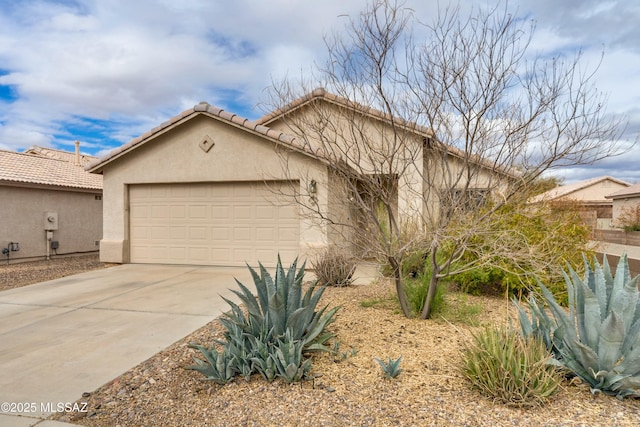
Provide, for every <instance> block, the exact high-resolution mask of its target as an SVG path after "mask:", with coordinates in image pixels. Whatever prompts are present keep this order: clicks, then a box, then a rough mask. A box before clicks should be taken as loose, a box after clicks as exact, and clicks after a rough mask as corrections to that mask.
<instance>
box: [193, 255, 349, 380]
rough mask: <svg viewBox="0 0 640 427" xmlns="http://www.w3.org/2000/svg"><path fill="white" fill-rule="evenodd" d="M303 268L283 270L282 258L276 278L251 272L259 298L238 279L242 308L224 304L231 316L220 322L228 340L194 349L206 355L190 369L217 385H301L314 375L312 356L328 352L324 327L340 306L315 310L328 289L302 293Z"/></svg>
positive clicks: (263, 272) (231, 303)
mask: <svg viewBox="0 0 640 427" xmlns="http://www.w3.org/2000/svg"><path fill="white" fill-rule="evenodd" d="M304 268H305V266H304V264H303V265H302V267H300V269H299V270H298V269H297V261H294V262H293V264H292V265H291V267H290V268H289V269H288V270H287V271H285V270H284V268H283V267H282V263H281V260H280V257H278V264H277V266H276V273H275V278H272V277H271V275H270V274H269V273H268V272H267V270H266V269H265V268H264V267H263V266H262V264H260V265H259V273H258V272H257V271H255V270H254V269H252V268H251V267H249V270H250V271H251V275H252V277H253V281H254V284H255V287H256V292H257V297H256V296H254V294H253V293H252V292H251V291H250V290H249V288H247V287H246V286H245V285H243V284H242V283H240V282H239V281H238V280H236V282H237V284H238V286H239V287H240V290H233V292H234V293H235V294H236V295H237V296H238V298H239V299H240V301H241V304H242V305H243V306H244V308H243V307H241V305H240V304H236V303H234V302H233V301H231V300H228V299H225V301H227V303H228V304H229V305H230V306H231V311H230V312H228V313H225V315H224V316H223V317H222V318H221V319H220V322H221V323H222V325H223V326H224V328H225V332H224V338H225V339H224V340H223V341H216V342H215V345H217V346H218V347H220V346H222V347H223V348H224V350H223V351H222V352H218V351H217V350H216V347H215V345H212V346H210V347H204V346H201V345H197V344H192V345H191V347H192V348H196V349H198V350H199V351H200V353H201V354H202V355H203V356H204V360H202V359H198V358H196V359H195V362H196V364H195V365H193V366H189V367H188V369H193V370H197V371H199V372H201V373H202V374H204V375H205V376H206V378H205V379H206V380H211V381H215V382H216V383H219V384H225V383H226V382H229V381H230V380H231V379H233V377H234V376H235V375H236V374H240V375H242V376H243V377H244V378H245V379H249V377H250V376H251V375H252V374H254V373H259V374H260V375H262V376H263V377H264V378H265V379H266V380H267V381H273V380H274V379H275V378H276V377H282V378H283V379H284V380H285V381H287V382H292V381H300V380H301V379H302V378H304V377H306V375H307V373H308V372H309V371H310V370H311V360H310V359H308V357H307V356H306V354H307V353H308V352H311V351H319V350H323V351H329V348H328V347H327V345H326V343H327V341H328V340H330V339H331V338H333V334H332V333H329V332H326V331H325V330H326V327H327V326H328V325H329V324H330V323H331V322H333V321H334V319H335V314H336V312H337V310H338V308H339V307H335V308H332V309H330V310H328V309H327V308H328V307H327V306H325V307H323V308H321V309H319V310H317V305H318V302H319V301H320V298H321V297H322V294H323V292H324V288H323V287H320V288H317V287H316V285H315V284H313V285H311V286H310V287H309V288H308V289H307V290H306V291H305V292H303V290H302V281H303V279H304Z"/></svg>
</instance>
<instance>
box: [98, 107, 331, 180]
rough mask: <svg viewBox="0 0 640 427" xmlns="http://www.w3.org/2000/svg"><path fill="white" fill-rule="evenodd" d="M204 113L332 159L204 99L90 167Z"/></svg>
mask: <svg viewBox="0 0 640 427" xmlns="http://www.w3.org/2000/svg"><path fill="white" fill-rule="evenodd" d="M200 114H204V115H207V116H209V117H212V118H215V119H217V120H220V121H223V122H226V123H227V124H230V125H232V126H236V127H239V128H242V129H244V130H246V131H249V132H251V133H254V134H257V135H260V136H262V137H264V138H266V139H267V140H271V141H273V142H275V143H276V144H280V145H284V146H286V147H289V148H291V149H293V150H296V151H298V152H301V153H303V154H306V155H308V156H311V157H314V158H316V159H318V160H321V161H325V162H327V161H329V160H330V159H329V158H328V157H327V156H326V154H325V153H324V152H323V150H321V149H319V148H317V147H315V146H314V145H313V144H311V143H309V142H307V141H302V140H300V139H297V138H295V137H293V136H291V135H287V134H285V133H284V132H281V131H277V130H274V129H271V128H268V127H267V126H263V125H262V124H260V123H258V122H254V121H251V120H249V119H246V118H244V117H240V116H238V115H237V114H234V113H230V112H228V111H225V110H223V109H221V108H218V107H214V106H213V105H209V104H208V103H207V102H201V103H199V104H198V105H195V106H194V107H193V108H189V109H188V110H185V111H183V112H182V113H180V114H178V115H176V116H174V117H172V118H170V119H169V120H167V121H166V122H164V123H162V124H160V125H159V126H156V127H155V128H153V129H151V130H150V131H147V132H145V133H144V134H142V135H140V136H139V137H137V138H135V139H133V140H131V141H129V142H128V143H126V144H124V145H122V146H120V147H118V148H116V149H114V150H112V151H110V152H109V153H108V154H107V155H106V156H104V157H102V158H100V159H98V160H97V161H95V162H92V163H90V164H89V165H87V166H86V170H87V171H89V172H93V173H100V172H101V171H102V167H103V166H104V165H106V164H107V163H109V162H111V161H113V160H115V159H117V158H118V157H120V156H122V155H124V154H125V153H127V152H129V151H131V150H133V149H134V148H136V147H137V146H140V145H142V144H144V143H145V142H147V141H149V140H150V139H152V138H153V137H154V136H156V135H158V134H160V133H162V132H164V131H165V130H168V129H169V128H171V127H172V126H174V125H176V124H178V123H180V122H185V121H187V120H190V119H191V118H193V117H196V116H197V115H200Z"/></svg>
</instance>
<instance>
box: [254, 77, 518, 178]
mask: <svg viewBox="0 0 640 427" xmlns="http://www.w3.org/2000/svg"><path fill="white" fill-rule="evenodd" d="M318 99H320V100H324V101H327V102H329V103H332V104H335V105H338V106H342V107H346V108H348V109H350V110H352V111H358V112H360V113H362V114H364V115H365V116H368V117H371V118H373V119H376V120H380V121H383V122H387V123H390V122H391V121H392V120H393V122H394V124H395V125H396V126H399V127H400V128H402V129H403V130H405V131H409V132H412V133H414V134H416V135H419V136H422V137H425V138H430V139H432V140H435V141H436V142H437V144H436V145H434V148H435V147H437V148H439V149H441V150H442V152H444V153H446V154H448V155H451V156H453V157H457V158H460V159H467V158H469V160H470V161H471V162H473V163H475V164H477V165H480V166H482V167H485V168H487V169H490V170H492V171H494V172H498V173H502V174H505V175H508V176H511V177H518V176H520V175H521V173H520V172H518V171H516V170H514V169H509V168H504V167H501V166H498V165H495V164H494V163H493V162H491V161H490V159H487V158H484V157H481V156H479V155H475V154H474V155H471V156H469V154H468V153H466V152H465V151H464V150H461V149H459V148H457V147H454V146H452V145H448V144H444V143H442V142H440V141H438V138H437V136H436V135H435V134H434V132H433V129H430V128H428V127H425V126H422V125H419V124H417V123H415V122H411V121H408V120H404V119H402V118H401V117H398V116H391V115H389V114H387V113H385V112H383V111H380V110H377V109H375V108H371V107H368V106H366V105H363V104H360V103H358V102H355V101H351V100H350V99H347V98H345V97H342V96H339V95H335V94H333V93H330V92H327V90H326V89H324V88H316V89H314V90H313V91H312V92H309V93H307V94H306V95H303V96H301V97H300V98H298V99H296V100H294V101H292V102H291V103H289V104H287V105H285V106H284V107H282V108H280V109H278V110H275V111H273V112H271V113H269V114H267V115H265V116H263V117H261V118H259V119H258V120H257V123H260V124H263V125H265V126H268V125H269V124H270V123H273V122H274V121H276V120H278V119H279V118H281V117H283V116H285V115H287V114H290V113H291V112H293V111H295V110H297V109H300V108H301V107H303V106H305V105H308V104H310V103H312V102H313V101H315V100H318Z"/></svg>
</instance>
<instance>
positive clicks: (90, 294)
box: [0, 264, 252, 427]
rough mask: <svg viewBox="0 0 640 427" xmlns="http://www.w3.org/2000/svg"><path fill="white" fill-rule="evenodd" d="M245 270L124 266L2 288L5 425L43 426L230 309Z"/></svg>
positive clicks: (0, 389) (0, 385)
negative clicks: (61, 409)
mask: <svg viewBox="0 0 640 427" xmlns="http://www.w3.org/2000/svg"><path fill="white" fill-rule="evenodd" d="M234 277H237V278H238V279H239V280H240V281H242V282H243V283H246V284H250V283H252V281H251V276H250V274H249V271H248V270H247V269H246V268H225V267H199V266H176V265H140V264H126V265H121V266H117V267H112V268H107V269H102V270H96V271H91V272H87V273H82V274H78V275H75V276H69V277H65V278H62V279H57V280H52V281H49V282H43V283H39V284H36V285H32V286H27V287H23V288H18V289H12V290H9V291H4V292H0V404H1V405H2V407H1V408H0V425H2V426H33V425H38V426H42V427H45V426H54V425H61V424H59V423H55V422H51V421H45V422H43V421H42V420H43V419H44V418H46V417H47V416H48V415H49V414H50V413H51V412H55V410H56V406H57V405H59V404H61V403H62V404H64V403H66V402H75V401H76V400H77V399H79V398H80V397H81V396H82V393H83V392H86V391H93V390H95V389H96V388H98V387H100V386H101V385H103V384H105V383H107V382H109V381H111V380H112V379H114V378H116V377H117V376H118V375H120V374H122V373H124V372H126V371H127V370H129V369H130V368H131V367H133V366H135V365H137V364H138V363H140V362H142V361H144V360H146V359H148V358H149V357H151V356H153V355H154V354H155V353H157V352H158V351H160V350H162V349H164V348H166V347H167V346H169V345H170V344H172V343H174V342H176V341H178V340H179V339H181V338H183V337H185V336H186V335H188V334H189V333H191V332H193V331H194V330H196V329H198V328H200V327H201V326H203V325H205V324H207V323H208V322H209V321H211V320H212V319H214V318H216V317H218V316H219V315H220V314H221V313H222V312H223V311H226V310H227V309H228V305H227V303H225V302H224V301H223V300H222V298H220V295H224V296H226V297H229V298H231V297H232V294H231V292H230V291H229V289H235V288H236V284H235V281H234Z"/></svg>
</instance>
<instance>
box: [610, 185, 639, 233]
mask: <svg viewBox="0 0 640 427" xmlns="http://www.w3.org/2000/svg"><path fill="white" fill-rule="evenodd" d="M606 198H607V199H609V200H611V202H612V204H613V225H614V226H615V227H623V226H624V224H623V223H622V222H621V220H620V216H621V214H623V213H624V211H625V210H626V211H630V210H632V209H633V210H634V211H635V212H638V209H640V208H639V206H640V184H634V185H632V186H630V187H627V188H623V189H622V190H620V191H616V192H615V193H612V194H609V195H607V196H606Z"/></svg>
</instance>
